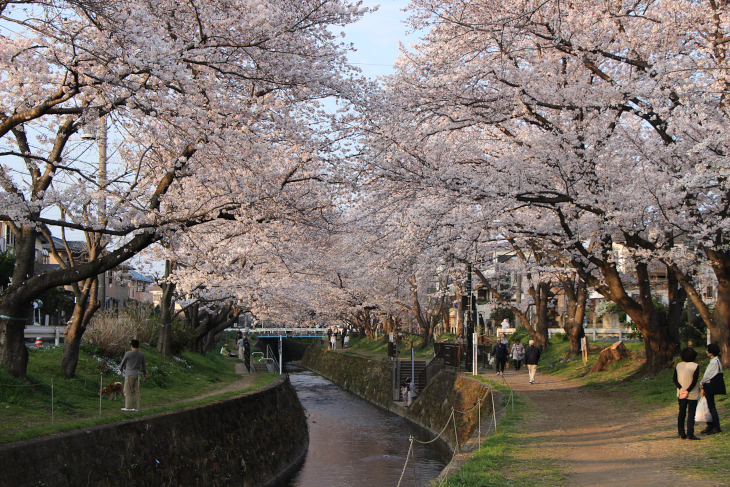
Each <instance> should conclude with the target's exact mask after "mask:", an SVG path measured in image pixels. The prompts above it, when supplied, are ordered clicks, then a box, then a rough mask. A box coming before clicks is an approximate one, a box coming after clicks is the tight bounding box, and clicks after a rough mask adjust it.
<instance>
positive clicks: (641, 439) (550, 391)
mask: <svg viewBox="0 0 730 487" xmlns="http://www.w3.org/2000/svg"><path fill="white" fill-rule="evenodd" d="M489 376H490V377H496V376H494V374H493V373H490V375H489ZM504 379H505V381H506V382H507V383H508V384H509V385H510V386H511V387H512V388H513V389H514V390H515V391H517V392H519V393H520V394H521V395H522V396H523V397H527V398H528V399H529V400H530V401H531V402H532V403H533V404H534V405H535V408H536V410H537V414H534V415H532V416H531V417H528V418H526V421H525V422H524V424H523V426H522V427H521V428H522V429H523V431H524V432H525V434H526V435H527V436H528V438H532V439H533V440H534V442H531V443H533V444H534V447H530V448H529V451H528V452H526V453H523V454H526V455H528V456H537V457H541V458H544V459H547V460H550V461H555V462H556V463H558V464H560V465H562V466H563V467H564V468H565V469H566V470H567V472H568V477H567V483H566V485H571V486H591V487H603V486H606V487H609V486H610V487H616V486H634V485H635V486H642V487H644V486H652V485H660V486H685V485H687V484H688V483H689V482H692V481H695V482H696V480H695V479H692V478H691V477H690V476H688V475H685V474H682V473H678V472H676V471H675V470H673V468H672V467H674V466H677V465H678V464H680V462H681V461H682V460H684V461H687V460H688V457H687V456H686V454H687V453H689V454H690V458H691V457H693V456H694V453H695V452H694V450H695V449H696V447H697V446H698V443H700V442H694V441H682V440H679V439H678V438H677V433H676V429H675V428H676V426H675V425H676V411H675V410H674V409H671V408H663V409H656V408H655V409H651V408H649V409H647V407H646V406H642V407H639V406H638V405H636V404H634V403H632V401H631V400H630V399H629V398H627V397H621V396H617V395H615V394H611V393H608V392H605V391H593V390H590V389H579V384H577V383H574V382H571V381H565V380H561V379H558V378H555V377H551V376H547V375H542V374H540V373H539V368H538V375H537V377H536V380H535V384H530V383H529V380H528V374H527V371H526V370H524V369H523V370H520V371H514V370H509V371H507V372H506V373H505V376H504ZM667 387H671V385H667ZM717 482H718V483H712V482H711V481H707V480H702V481H701V483H702V485H704V486H711V485H712V486H714V485H717V486H720V485H723V486H727V485H729V484H730V481H729V480H728V479H722V480H718V481H717Z"/></svg>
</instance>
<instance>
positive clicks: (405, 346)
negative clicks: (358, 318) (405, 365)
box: [337, 335, 433, 360]
mask: <svg viewBox="0 0 730 487" xmlns="http://www.w3.org/2000/svg"><path fill="white" fill-rule="evenodd" d="M340 343H341V342H339V341H338V342H337V346H338V347H340ZM411 348H413V349H415V351H416V353H415V357H416V358H417V359H419V360H423V359H431V358H433V346H428V347H426V348H422V347H421V338H420V337H416V336H409V335H406V336H405V337H404V339H403V340H402V341H400V342H398V352H399V353H398V354H399V355H400V358H401V359H409V360H410V358H411ZM345 353H354V354H360V355H370V356H374V355H375V354H377V355H382V358H383V359H384V360H385V359H387V358H388V336H387V335H386V336H383V337H381V338H378V339H376V340H373V339H371V338H360V337H359V336H357V335H351V336H350V344H349V346H348V348H347V349H346V352H345Z"/></svg>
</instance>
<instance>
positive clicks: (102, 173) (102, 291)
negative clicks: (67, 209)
mask: <svg viewBox="0 0 730 487" xmlns="http://www.w3.org/2000/svg"><path fill="white" fill-rule="evenodd" d="M106 138H107V131H106V116H103V117H101V119H99V134H98V136H97V137H96V143H97V145H98V146H99V181H98V182H99V191H101V192H102V195H101V198H100V199H99V221H100V222H101V221H104V220H105V219H106V196H104V191H106V185H107V174H106ZM97 281H98V286H99V294H98V295H99V303H100V304H101V310H102V311H104V309H106V271H104V272H102V273H101V274H99V276H98V277H97Z"/></svg>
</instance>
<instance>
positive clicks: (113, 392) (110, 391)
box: [99, 382, 124, 401]
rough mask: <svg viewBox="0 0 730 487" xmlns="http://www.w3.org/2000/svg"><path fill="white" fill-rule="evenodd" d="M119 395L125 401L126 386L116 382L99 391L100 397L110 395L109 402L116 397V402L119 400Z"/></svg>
mask: <svg viewBox="0 0 730 487" xmlns="http://www.w3.org/2000/svg"><path fill="white" fill-rule="evenodd" d="M117 394H121V395H122V399H124V386H123V385H122V383H121V382H115V383H113V384H109V385H108V386H106V387H102V388H101V390H99V395H100V396H103V395H108V396H109V400H110V401H111V400H112V396H114V400H115V401H116V400H117Z"/></svg>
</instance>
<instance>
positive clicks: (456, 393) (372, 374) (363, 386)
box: [302, 346, 492, 449]
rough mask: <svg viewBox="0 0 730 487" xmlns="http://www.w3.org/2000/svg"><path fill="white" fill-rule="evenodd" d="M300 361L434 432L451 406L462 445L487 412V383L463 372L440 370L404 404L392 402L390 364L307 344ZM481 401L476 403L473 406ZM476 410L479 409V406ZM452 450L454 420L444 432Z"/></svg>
mask: <svg viewBox="0 0 730 487" xmlns="http://www.w3.org/2000/svg"><path fill="white" fill-rule="evenodd" d="M302 365H303V366H304V367H307V368H308V369H311V370H313V371H315V372H317V373H318V374H320V375H322V376H323V377H326V378H328V379H330V380H331V381H333V382H335V383H336V384H338V385H339V386H340V387H342V388H343V389H345V390H347V391H350V392H352V393H354V394H356V395H358V396H360V397H362V398H363V399H365V400H367V401H369V402H371V403H373V404H376V405H378V406H381V407H383V408H385V409H388V410H390V411H392V412H394V413H396V414H398V415H400V416H403V417H404V418H406V419H408V420H410V421H412V422H414V423H416V424H418V425H420V426H422V427H424V428H426V429H428V430H430V431H432V432H433V433H435V434H438V433H439V432H440V431H441V430H442V429H443V427H444V425H446V423H447V422H448V421H449V418H450V417H451V412H452V408H453V409H454V411H455V415H454V417H455V419H456V430H457V432H458V442H459V445H462V444H463V443H464V442H465V441H466V440H467V439H468V438H469V437H470V436H471V435H472V434H473V433H474V431H475V430H476V428H477V427H478V425H479V419H480V418H481V420H482V421H484V420H485V419H487V417H488V416H489V415H490V414H492V397H491V392H490V391H489V388H488V386H487V385H486V384H484V383H483V382H480V381H478V380H475V379H472V378H470V377H468V376H465V375H462V374H456V373H454V372H449V371H441V372H440V373H439V374H437V375H436V377H434V379H433V380H432V381H431V383H430V384H429V385H428V386H427V387H426V388H425V389H424V390H423V391H421V393H420V394H419V396H418V397H417V398H416V401H415V402H414V403H413V405H412V406H411V407H409V408H404V407H403V406H401V405H399V404H395V403H394V402H393V395H392V394H393V393H392V389H391V387H392V386H391V380H392V379H391V377H392V370H393V364H392V362H389V361H384V360H372V359H368V358H365V357H362V356H356V355H349V354H346V353H338V352H332V351H328V350H325V349H323V348H319V347H317V346H313V347H310V348H309V349H308V350H307V352H306V353H305V354H304V358H303V359H302ZM478 402H480V404H481V407H480V408H475V407H474V406H475V405H477V403H478ZM479 409H481V412H480V411H479ZM444 435H445V440H446V442H447V443H448V444H449V446H450V447H451V448H452V449H453V448H454V447H455V446H456V441H455V440H456V438H455V433H454V427H453V425H451V426H449V428H447V430H446V431H445V432H444Z"/></svg>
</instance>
